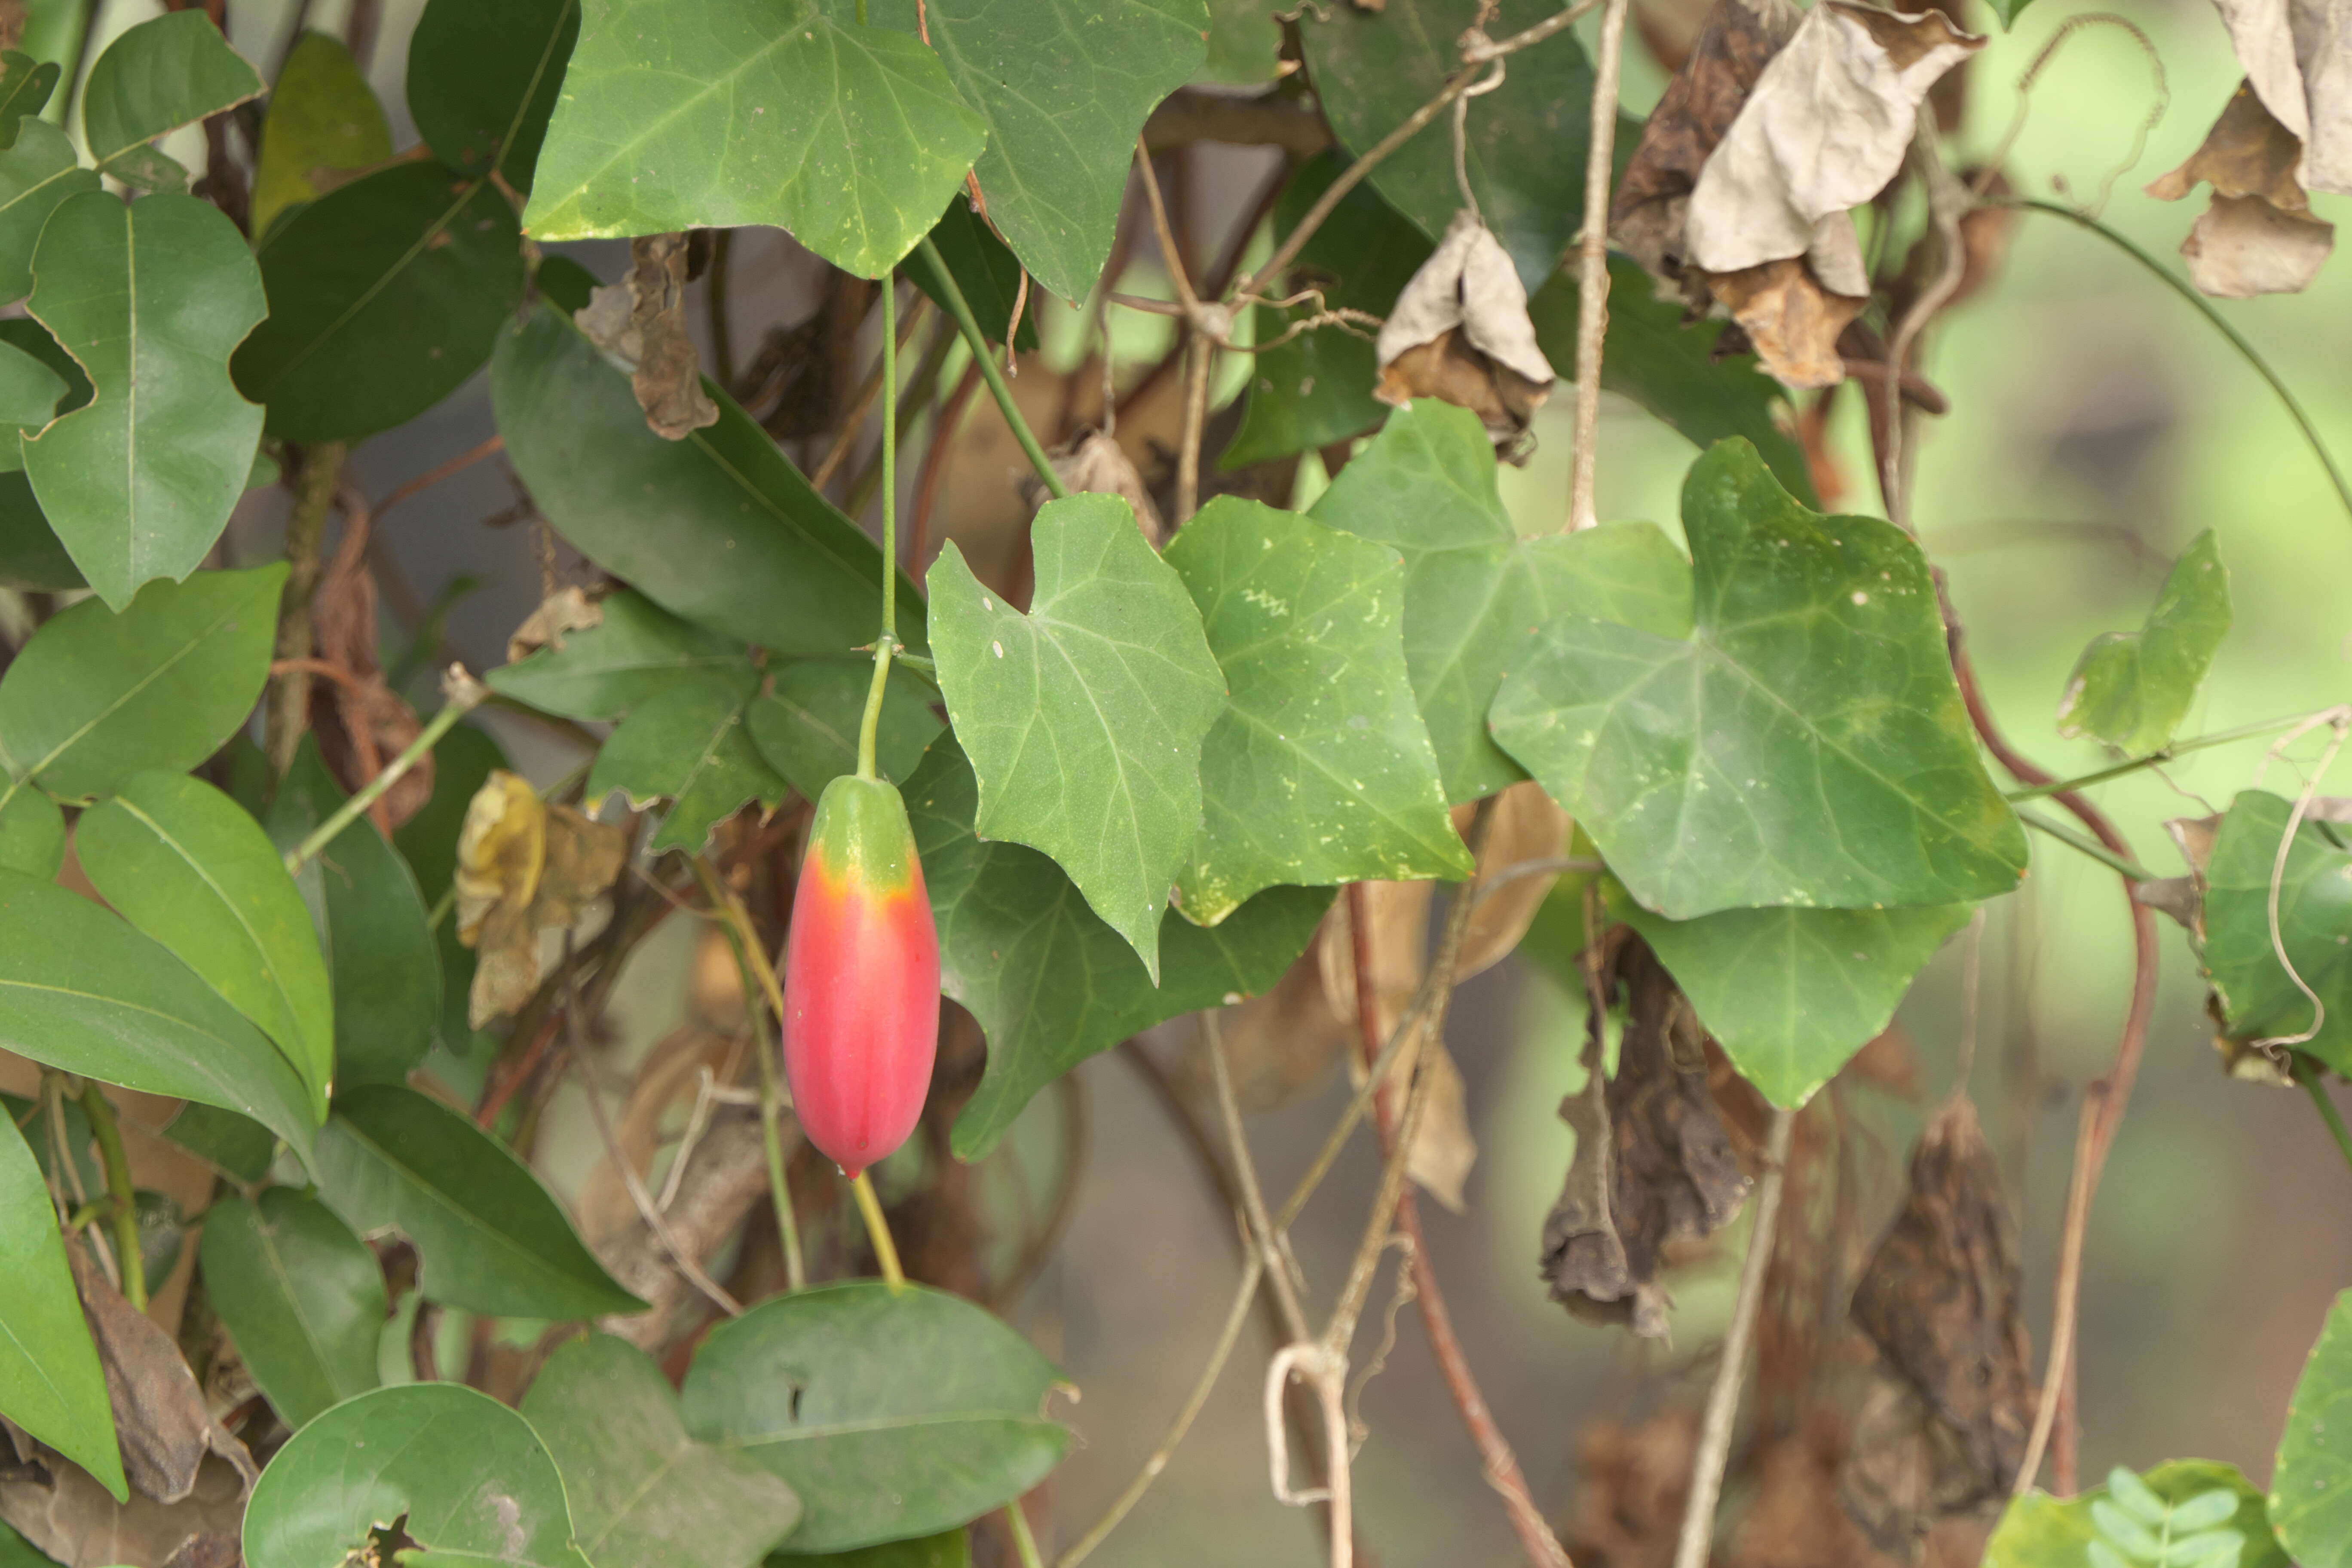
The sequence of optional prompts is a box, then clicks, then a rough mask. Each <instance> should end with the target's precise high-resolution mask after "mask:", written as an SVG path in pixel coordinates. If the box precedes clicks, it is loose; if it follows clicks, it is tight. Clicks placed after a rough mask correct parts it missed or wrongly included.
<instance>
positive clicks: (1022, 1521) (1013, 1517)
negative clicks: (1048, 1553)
mask: <svg viewBox="0 0 2352 1568" xmlns="http://www.w3.org/2000/svg"><path fill="white" fill-rule="evenodd" d="M1004 1522H1005V1523H1006V1524H1007V1525H1008V1526H1010V1527H1011V1528H1012V1531H1013V1550H1014V1551H1015V1552H1019V1553H1021V1568H1045V1559H1044V1558H1043V1557H1040V1556H1038V1555H1037V1538H1036V1537H1035V1536H1034V1535H1032V1534H1030V1533H1029V1516H1028V1515H1027V1514H1025V1513H1023V1512H1022V1511H1021V1500H1020V1499H1019V1498H1014V1499H1013V1500H1012V1501H1011V1502H1009V1503H1006V1504H1005V1505H1004Z"/></svg>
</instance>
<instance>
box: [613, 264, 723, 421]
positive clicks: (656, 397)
mask: <svg viewBox="0 0 2352 1568" xmlns="http://www.w3.org/2000/svg"><path fill="white" fill-rule="evenodd" d="M629 260H630V268H629V325H630V327H631V329H632V330H633V331H634V332H635V335H636V341H637V342H636V348H637V352H636V355H635V358H636V369H635V372H634V373H632V374H631V376H630V378H629V383H630V385H631V387H632V388H633V389H634V390H635V393H636V395H637V405H638V406H639V407H640V408H643V409H644V410H645V411H646V426H647V427H648V428H650V429H651V430H652V431H653V433H654V434H655V435H656V436H659V437H663V438H664V439H665V440H670V441H683V440H685V439H686V438H687V437H688V436H690V435H692V434H694V432H696V431H697V430H699V429H702V428H703V427H704V426H709V425H716V424H718V423H719V405H718V404H716V403H714V402H712V401H711V400H710V395H709V393H707V392H705V391H703V390H702V362H701V360H700V358H699V357H698V355H697V354H696V353H695V351H694V336H693V334H692V332H691V331H688V327H687V324H686V236H684V235H683V234H649V235H640V236H639V237H636V238H635V239H632V240H631V241H629ZM592 307H593V300H592Z"/></svg>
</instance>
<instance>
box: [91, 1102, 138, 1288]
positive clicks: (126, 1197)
mask: <svg viewBox="0 0 2352 1568" xmlns="http://www.w3.org/2000/svg"><path fill="white" fill-rule="evenodd" d="M81 1113H82V1114H83V1115H84V1116H86V1117H88V1118H89V1132H90V1136H91V1137H93V1138H95V1139H97V1140H98V1156H99V1160H100V1163H102V1164H104V1165H105V1167H106V1198H107V1206H108V1208H110V1210H112V1211H113V1215H114V1250H115V1253H116V1266H117V1267H118V1268H121V1270H122V1295H123V1299H124V1300H128V1301H129V1302H130V1303H131V1306H132V1307H134V1308H135V1309H137V1310H140V1311H142V1312H143V1311H145V1310H147V1263H146V1259H145V1258H142V1256H141V1255H140V1251H139V1194H138V1192H137V1191H136V1189H134V1188H133V1187H132V1186H131V1158H130V1156H129V1155H127V1154H125V1153H124V1152H122V1129H121V1128H120V1127H118V1126H116V1125H115V1121H114V1107H113V1106H112V1105H111V1104H110V1103H109V1102H108V1100H107V1098H106V1094H105V1091H104V1090H103V1089H100V1088H99V1086H98V1084H97V1082H96V1081H95V1080H92V1079H83V1080H82V1086H81Z"/></svg>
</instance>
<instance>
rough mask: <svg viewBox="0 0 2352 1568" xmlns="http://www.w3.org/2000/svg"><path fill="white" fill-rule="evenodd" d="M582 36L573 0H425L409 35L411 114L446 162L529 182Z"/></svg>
mask: <svg viewBox="0 0 2352 1568" xmlns="http://www.w3.org/2000/svg"><path fill="white" fill-rule="evenodd" d="M579 36H580V6H579V5H578V3H577V0H502V3H501V4H499V5H482V4H480V3H479V0H430V3H429V4H428V5H426V6H425V14H424V15H423V16H419V17H418V18H417V20H416V31H415V32H414V33H412V34H410V35H409V38H408V114H409V118H410V119H412V120H414V121H415V122H416V133H417V134H418V135H419V136H422V137H424V138H425V145H426V146H428V147H431V148H432V149H433V155H434V156H435V157H436V158H438V159H440V160H441V161H442V162H443V163H446V164H448V165H449V166H450V167H451V168H453V169H458V170H462V171H464V172H465V173H466V174H474V175H483V174H489V173H490V172H491V171H492V170H496V171H497V172H498V173H499V174H500V175H501V176H503V177H504V178H505V180H506V182H507V184H509V185H512V186H513V187H514V188H515V189H517V190H519V191H528V190H530V182H531V172H532V169H533V167H534V166H535V165H536V164H537V163H538V162H539V149H540V142H541V139H542V138H543V137H545V136H546V134H547V117H548V116H549V115H551V114H552V113H554V112H555V95H556V92H557V90H558V89H559V88H560V87H561V86H562V82H563V79H564V75H563V68H564V63H565V62H566V61H567V60H569V59H570V58H572V44H573V43H574V41H575V40H576V39H577V38H578V37H579Z"/></svg>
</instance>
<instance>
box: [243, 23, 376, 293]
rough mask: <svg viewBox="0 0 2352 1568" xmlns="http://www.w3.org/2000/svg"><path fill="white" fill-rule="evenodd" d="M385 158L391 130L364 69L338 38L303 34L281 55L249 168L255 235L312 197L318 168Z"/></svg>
mask: <svg viewBox="0 0 2352 1568" xmlns="http://www.w3.org/2000/svg"><path fill="white" fill-rule="evenodd" d="M391 156H392V128H391V126H390V125H388V124H387V123H386V122H385V121H384V117H383V104H381V103H378V102H377V101H376V97H375V91H374V89H372V88H371V87H369V86H368V80H367V73H365V72H364V71H362V70H361V69H360V68H359V66H358V64H357V63H356V62H355V61H353V60H352V51H351V50H350V49H348V48H346V47H344V46H343V43H342V40H341V39H340V38H337V37H333V36H331V34H327V33H311V32H306V33H304V34H303V35H302V36H301V37H299V38H297V39H295V40H294V47H293V48H292V49H290V50H289V51H288V53H287V56H286V64H285V67H284V68H282V69H281V70H279V71H278V85H277V86H276V87H274V88H272V89H270V92H269V112H268V114H267V115H266V116H264V117H263V119H262V121H261V155H260V157H259V158H258V159H257V161H256V163H255V165H254V172H253V233H254V236H255V237H256V238H258V239H261V240H263V241H265V242H266V241H267V240H268V235H269V230H270V227H271V225H272V224H273V222H274V221H275V220H276V218H277V217H278V215H279V214H280V213H282V212H284V211H286V209H288V208H289V207H295V206H299V205H302V204H303V203H304V202H310V201H316V200H318V198H319V197H320V195H322V194H323V193H322V192H321V190H320V185H319V180H318V176H319V175H320V174H348V173H350V172H352V171H354V170H359V169H368V168H373V167H374V166H375V165H376V164H378V163H383V161H384V160H386V159H387V158H390V157H391ZM263 276H264V278H265V279H267V277H268V270H267V268H265V269H264V272H263Z"/></svg>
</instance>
